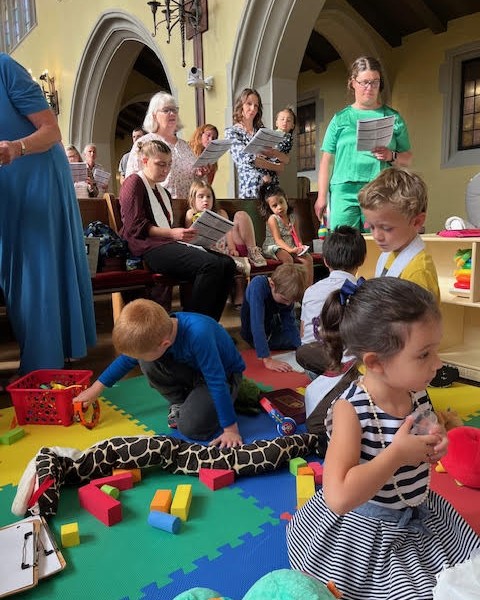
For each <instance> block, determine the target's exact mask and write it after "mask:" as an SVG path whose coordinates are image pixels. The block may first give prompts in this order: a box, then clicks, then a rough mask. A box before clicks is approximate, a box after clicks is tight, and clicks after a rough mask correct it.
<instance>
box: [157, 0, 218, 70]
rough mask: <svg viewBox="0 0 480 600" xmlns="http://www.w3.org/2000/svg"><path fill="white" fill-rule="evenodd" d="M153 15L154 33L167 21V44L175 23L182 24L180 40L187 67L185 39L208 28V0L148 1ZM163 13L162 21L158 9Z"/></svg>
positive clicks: (183, 65) (183, 61)
mask: <svg viewBox="0 0 480 600" xmlns="http://www.w3.org/2000/svg"><path fill="white" fill-rule="evenodd" d="M147 4H148V6H150V8H151V10H152V15H153V33H152V36H155V35H156V34H157V29H158V27H159V26H160V25H161V24H162V23H165V26H166V29H167V44H169V43H170V39H171V32H172V29H173V28H174V27H175V25H177V24H180V41H181V44H182V67H185V65H186V63H185V40H186V39H190V38H192V37H193V36H195V35H197V34H198V33H203V32H204V31H206V30H207V28H208V23H207V1H206V0H163V2H158V1H157V0H151V1H150V2H147ZM158 9H160V12H162V13H163V15H164V17H163V19H162V20H161V21H157V11H158Z"/></svg>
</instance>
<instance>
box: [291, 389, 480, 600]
mask: <svg viewBox="0 0 480 600" xmlns="http://www.w3.org/2000/svg"><path fill="white" fill-rule="evenodd" d="M345 397H346V398H347V400H349V402H351V404H352V405H353V407H354V408H355V410H356V412H357V415H358V418H359V420H360V423H361V426H362V431H363V434H362V444H361V457H360V462H365V461H367V460H370V459H371V458H373V457H374V456H375V455H376V454H378V453H379V452H380V451H381V450H382V444H381V441H380V435H379V433H378V428H377V424H376V421H375V418H374V414H373V411H372V409H371V407H370V403H369V399H368V395H367V394H366V393H365V392H364V390H363V389H362V388H361V387H359V386H358V384H357V382H355V383H353V384H352V386H351V387H350V388H349V390H348V391H347V393H346V394H345ZM414 400H415V402H416V404H423V403H425V402H430V400H429V398H428V395H427V393H426V392H419V393H417V394H415V395H414ZM376 411H377V416H378V419H379V421H380V426H381V429H382V432H383V436H384V438H385V443H386V445H387V446H388V444H390V443H391V440H392V437H393V435H394V434H395V432H396V431H397V429H398V428H399V426H400V425H401V424H402V423H403V419H399V418H396V417H392V416H391V415H388V414H386V413H384V412H383V411H382V410H381V409H380V408H378V407H376ZM326 425H327V430H328V431H329V430H330V429H331V409H330V412H329V414H328V415H327V419H326ZM428 468H429V467H428V465H426V464H422V465H420V466H419V467H403V468H402V469H399V471H397V473H396V482H397V485H398V487H399V488H400V490H401V492H402V495H403V496H404V497H405V498H407V499H409V500H410V502H411V503H413V502H414V500H415V498H416V497H420V496H421V495H422V493H423V492H424V491H425V486H426V485H427V479H428ZM364 506H366V505H364ZM367 508H372V509H373V510H374V511H375V512H376V511H377V510H378V511H381V510H382V509H385V510H386V512H387V513H394V514H395V516H396V515H397V514H398V515H399V516H400V517H401V518H402V519H403V521H405V520H407V521H408V515H410V514H411V513H412V512H413V519H412V520H411V521H410V522H409V523H407V524H403V521H402V523H400V522H391V521H390V520H385V519H383V518H382V517H380V516H379V515H377V516H366V515H365V514H361V513H358V512H355V511H351V512H349V513H347V514H346V515H343V516H340V515H337V514H335V513H334V512H332V511H331V510H330V509H329V508H328V507H327V505H326V504H325V501H324V499H323V493H322V490H319V491H318V492H317V493H316V494H315V496H314V497H313V498H312V499H311V500H309V501H308V502H307V503H306V504H305V505H304V506H303V507H302V508H301V509H300V510H299V511H298V512H297V513H296V514H295V515H294V517H293V519H292V521H291V522H290V523H289V525H288V528H287V546H288V554H289V560H290V564H291V566H292V568H294V569H298V570H299V571H304V572H306V573H308V574H310V575H313V576H314V577H317V578H318V579H320V581H322V582H324V583H326V582H327V581H329V580H333V581H334V582H335V584H336V586H337V587H338V588H339V590H340V591H342V592H343V594H344V596H343V599H344V600H430V599H431V598H432V595H433V594H432V590H433V588H434V586H435V584H436V577H435V575H436V574H437V573H439V572H440V571H441V570H442V569H443V567H444V566H453V565H454V564H457V563H459V562H462V561H465V560H467V559H468V558H469V557H470V554H471V552H472V550H473V549H475V548H480V538H479V537H478V536H477V534H476V533H475V532H474V531H473V530H472V529H471V528H470V526H469V525H468V524H467V523H466V521H465V520H464V519H463V518H462V517H461V516H460V515H459V514H458V513H457V511H456V510H455V509H454V508H453V507H452V506H451V505H450V504H449V503H448V502H447V501H446V500H445V499H443V498H442V497H441V496H439V495H438V494H436V493H435V492H433V491H432V490H430V492H429V494H428V497H427V499H426V500H425V501H424V502H423V504H422V505H421V507H419V509H420V511H422V512H427V515H426V516H425V517H424V518H423V519H422V521H421V523H420V522H419V521H418V520H417V521H415V515H416V514H417V509H412V508H409V507H407V505H406V504H405V503H404V502H403V501H402V500H401V499H400V498H399V497H398V494H397V493H396V491H395V488H394V486H393V482H392V480H390V481H388V482H387V483H386V485H385V486H384V487H383V488H382V490H380V491H379V492H378V494H377V495H376V496H375V498H373V499H372V501H371V502H369V503H368V506H367ZM391 509H394V510H393V511H392V510H391ZM403 517H406V519H404V518H403Z"/></svg>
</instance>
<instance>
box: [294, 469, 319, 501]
mask: <svg viewBox="0 0 480 600" xmlns="http://www.w3.org/2000/svg"><path fill="white" fill-rule="evenodd" d="M296 484H297V508H301V507H302V506H303V505H304V504H305V502H307V500H310V498H311V497H312V496H314V495H315V480H314V478H313V476H312V475H298V476H297V478H296Z"/></svg>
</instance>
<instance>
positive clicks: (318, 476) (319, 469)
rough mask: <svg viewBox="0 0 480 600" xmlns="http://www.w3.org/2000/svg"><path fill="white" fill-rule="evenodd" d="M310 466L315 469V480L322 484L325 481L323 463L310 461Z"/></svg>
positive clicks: (317, 483)
mask: <svg viewBox="0 0 480 600" xmlns="http://www.w3.org/2000/svg"><path fill="white" fill-rule="evenodd" d="M308 466H309V467H310V468H311V469H312V471H313V478H314V480H315V484H316V485H322V481H323V465H321V464H320V463H319V462H309V463H308Z"/></svg>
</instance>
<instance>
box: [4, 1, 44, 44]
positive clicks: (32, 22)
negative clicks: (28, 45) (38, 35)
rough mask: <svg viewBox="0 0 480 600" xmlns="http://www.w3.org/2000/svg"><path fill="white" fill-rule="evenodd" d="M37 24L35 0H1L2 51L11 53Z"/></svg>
mask: <svg viewBox="0 0 480 600" xmlns="http://www.w3.org/2000/svg"><path fill="white" fill-rule="evenodd" d="M36 25H37V10H36V3H35V0H0V52H5V53H7V54H11V53H12V52H13V51H14V50H15V48H17V46H18V45H19V44H20V43H21V42H22V40H24V39H25V37H26V36H27V35H28V34H29V33H30V31H32V29H34V28H35V27H36Z"/></svg>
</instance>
